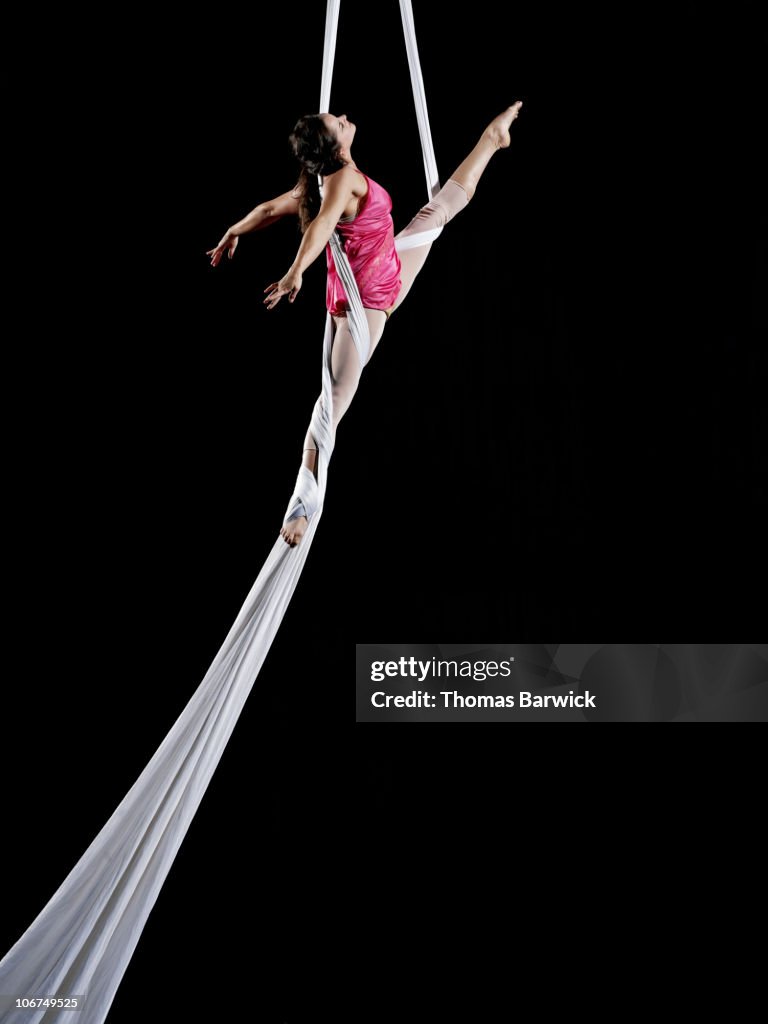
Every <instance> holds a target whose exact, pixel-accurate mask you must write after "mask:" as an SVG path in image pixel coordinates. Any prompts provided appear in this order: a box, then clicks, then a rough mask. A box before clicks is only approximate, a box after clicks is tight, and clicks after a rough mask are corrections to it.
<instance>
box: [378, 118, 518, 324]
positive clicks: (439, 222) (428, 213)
mask: <svg viewBox="0 0 768 1024" xmlns="http://www.w3.org/2000/svg"><path fill="white" fill-rule="evenodd" d="M522 105H523V104H522V102H521V101H519V100H518V102H517V103H514V104H513V105H512V106H511V107H507V109H506V110H505V111H504V112H503V113H501V114H499V116H498V117H496V118H494V119H493V121H491V123H490V124H489V125H488V127H487V128H486V129H485V131H484V132H483V134H482V135H481V136H480V139H479V140H478V143H477V145H476V146H475V148H474V149H473V150H472V152H471V153H470V154H469V156H468V157H466V159H465V160H462V162H461V163H460V164H459V166H458V167H457V168H456V170H455V171H454V172H453V174H452V175H451V176H450V178H449V179H448V181H447V182H446V183H445V185H443V187H442V188H441V189H440V191H439V192H438V193H437V195H436V196H435V198H434V199H433V200H432V201H431V202H429V203H427V204H426V206H422V208H421V209H420V210H419V212H418V213H417V214H416V216H415V217H414V218H413V220H412V221H411V222H410V224H408V226H407V227H405V228H403V230H402V231H400V232H399V233H398V235H397V238H405V237H407V236H408V235H417V234H420V233H421V232H425V231H430V230H432V229H433V228H436V227H442V226H443V225H445V224H447V223H448V221H449V220H451V219H452V218H453V217H455V216H456V214H457V213H459V212H460V211H461V210H463V209H464V207H465V206H466V205H467V203H468V202H469V201H470V199H471V198H472V196H473V195H474V194H475V189H476V188H477V183H478V182H479V181H480V178H481V177H482V175H483V171H484V170H485V168H486V167H487V166H488V162H489V161H490V159H491V157H492V156H493V154H494V153H496V152H497V151H498V150H499V149H506V148H507V147H508V146H509V144H510V142H511V139H510V135H509V128H510V125H511V124H512V122H513V121H514V120H515V118H516V117H517V115H518V113H519V112H520V107H522ZM431 248H432V243H431V242H427V243H426V244H425V245H420V246H418V247H417V248H415V249H406V250H404V251H403V252H402V253H400V263H401V273H400V279H401V281H402V283H403V284H402V288H401V289H400V293H399V295H398V296H397V299H396V301H395V303H394V305H393V306H392V307H391V308H390V309H389V310H387V312H388V313H389V314H392V313H393V312H394V311H395V310H396V309H397V308H398V306H399V305H400V304H401V303H402V301H403V299H404V298H405V297H406V295H407V294H408V292H409V291H410V290H411V286H412V285H413V282H414V280H415V279H416V275H417V274H418V273H419V271H420V270H421V268H422V267H423V266H424V263H425V262H426V259H427V255H428V253H429V250H430V249H431Z"/></svg>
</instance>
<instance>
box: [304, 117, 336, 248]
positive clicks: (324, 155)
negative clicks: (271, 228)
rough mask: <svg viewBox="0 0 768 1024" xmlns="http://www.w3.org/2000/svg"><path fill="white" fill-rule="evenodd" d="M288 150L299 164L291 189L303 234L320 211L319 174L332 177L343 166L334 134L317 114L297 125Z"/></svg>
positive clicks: (305, 118)
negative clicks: (297, 176)
mask: <svg viewBox="0 0 768 1024" xmlns="http://www.w3.org/2000/svg"><path fill="white" fill-rule="evenodd" d="M290 143H291V148H292V149H293V154H294V156H295V157H296V159H297V160H298V161H299V163H300V164H301V173H300V175H299V180H298V183H297V185H296V188H295V189H294V193H295V194H296V195H297V196H298V200H299V221H300V223H301V230H302V233H303V232H304V231H306V230H307V228H308V227H309V225H310V224H311V222H312V221H313V220H314V219H315V217H316V216H317V212H318V210H319V209H320V189H319V188H318V185H317V176H318V174H333V172H334V171H338V170H341V168H342V167H344V166H346V165H345V162H344V161H343V160H339V149H340V148H341V147H340V146H339V143H338V140H337V139H336V137H335V135H334V134H333V133H332V132H331V131H330V130H329V129H328V127H327V125H326V123H325V121H324V120H323V119H322V117H321V116H320V115H319V114H307V115H306V117H301V118H299V120H298V121H297V122H296V125H295V127H294V129H293V131H292V132H291V135H290Z"/></svg>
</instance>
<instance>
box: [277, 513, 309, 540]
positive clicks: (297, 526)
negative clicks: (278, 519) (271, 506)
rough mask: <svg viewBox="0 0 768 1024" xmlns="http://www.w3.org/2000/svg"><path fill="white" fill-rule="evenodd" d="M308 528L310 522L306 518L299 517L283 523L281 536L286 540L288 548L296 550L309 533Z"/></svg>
mask: <svg viewBox="0 0 768 1024" xmlns="http://www.w3.org/2000/svg"><path fill="white" fill-rule="evenodd" d="M308 526H309V520H308V519H307V517H306V516H297V518H296V519H290V520H289V521H288V522H287V523H283V525H282V526H281V527H280V536H281V537H283V538H284V540H285V543H286V544H287V545H288V547H291V548H295V547H296V545H297V544H298V543H299V541H300V540H301V538H302V537H303V536H304V534H305V533H306V532H307V527H308Z"/></svg>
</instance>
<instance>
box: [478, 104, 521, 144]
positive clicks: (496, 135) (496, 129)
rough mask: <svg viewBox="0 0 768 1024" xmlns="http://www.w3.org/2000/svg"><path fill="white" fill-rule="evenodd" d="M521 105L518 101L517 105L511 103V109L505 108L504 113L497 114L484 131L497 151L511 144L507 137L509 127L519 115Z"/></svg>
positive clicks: (508, 136)
mask: <svg viewBox="0 0 768 1024" xmlns="http://www.w3.org/2000/svg"><path fill="white" fill-rule="evenodd" d="M522 105H523V101H522V100H518V101H517V103H513V104H512V106H511V107H507V109H506V110H505V111H504V113H502V114H499V116H498V117H494V119H493V120H492V121H491V123H490V124H489V125H488V127H487V128H486V129H485V130H486V132H487V134H488V136H489V138H490V139H491V141H492V142H493V144H494V145H495V146H496V148H497V149H506V148H507V146H508V145H509V144H510V143H511V142H512V139H511V138H510V135H509V126H510V125H511V124H512V122H513V121H514V120H515V118H516V117H517V115H518V114H519V113H520V107H522Z"/></svg>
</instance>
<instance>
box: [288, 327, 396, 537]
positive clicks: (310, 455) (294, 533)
mask: <svg viewBox="0 0 768 1024" xmlns="http://www.w3.org/2000/svg"><path fill="white" fill-rule="evenodd" d="M365 316H366V319H367V320H368V331H369V333H370V337H371V344H370V348H369V350H368V362H370V360H371V356H372V355H373V353H374V351H375V349H376V346H377V345H378V343H379V341H380V340H381V336H382V334H383V333H384V328H385V326H386V323H387V318H386V315H385V313H384V311H383V310H381V309H366V311H365ZM334 323H335V324H336V331H335V334H334V338H333V348H332V349H331V394H332V397H333V426H334V429H335V428H336V427H337V426H338V425H339V422H340V420H341V418H342V417H343V415H344V413H345V412H346V411H347V409H349V407H350V405H351V404H352V399H353V398H354V397H355V392H356V391H357V386H358V384H359V383H360V376H361V373H362V370H361V367H360V357H359V355H358V354H357V348H356V347H355V342H354V339H353V338H352V332H351V331H350V329H349V322H348V320H347V318H346V317H334ZM366 365H367V363H366ZM301 461H302V465H304V466H306V467H307V468H308V469H309V470H311V472H312V473H313V474H314V475H315V478H317V443H316V441H315V439H314V437H313V436H312V431H311V429H309V430H307V434H306V437H305V438H304V451H303V455H302V460H301ZM307 525H308V522H307V517H306V516H299V517H298V518H296V519H290V520H288V521H287V522H285V523H283V526H282V529H281V530H280V533H281V535H282V536H283V538H284V539H285V540H286V542H287V543H288V544H290V546H291V547H294V546H295V545H296V544H298V543H299V541H300V540H301V538H302V537H303V535H304V532H305V531H306V528H307Z"/></svg>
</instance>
